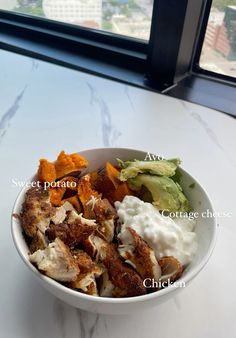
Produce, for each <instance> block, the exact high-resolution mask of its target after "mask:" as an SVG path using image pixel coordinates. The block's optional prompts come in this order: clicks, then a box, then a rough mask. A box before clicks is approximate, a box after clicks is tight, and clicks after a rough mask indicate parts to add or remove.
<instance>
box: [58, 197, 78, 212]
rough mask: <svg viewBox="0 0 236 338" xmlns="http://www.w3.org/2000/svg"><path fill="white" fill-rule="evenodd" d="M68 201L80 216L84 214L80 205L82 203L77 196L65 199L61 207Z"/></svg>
mask: <svg viewBox="0 0 236 338" xmlns="http://www.w3.org/2000/svg"><path fill="white" fill-rule="evenodd" d="M66 201H67V202H70V203H71V204H72V205H73V207H74V208H75V209H76V211H77V212H78V213H79V214H80V213H81V212H82V207H81V205H80V202H79V200H78V197H77V196H71V197H68V198H65V199H63V200H62V201H61V205H62V204H63V203H64V202H66Z"/></svg>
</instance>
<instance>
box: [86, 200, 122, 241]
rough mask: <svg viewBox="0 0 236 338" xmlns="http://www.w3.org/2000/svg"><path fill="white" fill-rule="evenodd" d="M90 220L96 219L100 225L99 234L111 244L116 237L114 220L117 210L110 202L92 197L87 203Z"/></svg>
mask: <svg viewBox="0 0 236 338" xmlns="http://www.w3.org/2000/svg"><path fill="white" fill-rule="evenodd" d="M87 206H88V207H89V216H90V218H95V219H96V221H97V224H98V227H97V230H96V231H97V234H98V236H100V237H101V238H103V239H104V240H105V241H107V242H109V243H110V242H111V241H112V239H113V237H114V229H115V225H114V220H115V218H116V217H117V214H116V210H115V209H114V208H113V207H112V205H111V204H110V202H109V201H108V200H107V199H106V198H104V199H101V198H95V197H94V196H91V198H90V200H89V201H88V202H87Z"/></svg>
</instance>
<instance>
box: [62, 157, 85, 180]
mask: <svg viewBox="0 0 236 338" xmlns="http://www.w3.org/2000/svg"><path fill="white" fill-rule="evenodd" d="M87 166H88V161H87V160H86V159H85V158H84V157H82V156H80V155H79V154H77V153H74V154H70V155H69V154H65V152H64V151H61V152H60V154H59V155H58V157H57V160H56V162H55V169H56V176H57V178H60V177H63V176H65V175H67V174H69V173H72V172H74V171H79V170H81V169H84V168H86V167H87Z"/></svg>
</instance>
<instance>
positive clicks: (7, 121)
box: [0, 85, 27, 143]
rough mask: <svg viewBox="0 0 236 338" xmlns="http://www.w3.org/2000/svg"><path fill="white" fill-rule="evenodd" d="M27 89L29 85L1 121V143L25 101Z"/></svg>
mask: <svg viewBox="0 0 236 338" xmlns="http://www.w3.org/2000/svg"><path fill="white" fill-rule="evenodd" d="M26 88H27V85H26V86H25V87H24V89H23V90H22V91H21V92H20V93H19V94H18V95H17V96H16V98H15V100H14V101H13V104H12V105H11V106H10V108H8V109H7V111H6V112H5V114H3V116H2V117H1V119H0V143H1V141H2V139H3V137H4V135H5V134H6V132H7V129H8V128H9V126H10V122H11V120H12V119H13V117H14V115H15V114H16V112H17V110H18V109H19V108H20V103H21V101H22V99H23V96H24V94H25V90H26Z"/></svg>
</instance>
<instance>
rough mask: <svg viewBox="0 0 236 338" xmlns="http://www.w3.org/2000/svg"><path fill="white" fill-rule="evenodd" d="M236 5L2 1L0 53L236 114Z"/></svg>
mask: <svg viewBox="0 0 236 338" xmlns="http://www.w3.org/2000/svg"><path fill="white" fill-rule="evenodd" d="M235 2H236V0H0V48H2V49H6V50H11V51H14V52H18V53H21V54H25V55H28V56H30V57H33V58H38V59H41V60H46V61H49V62H53V63H57V64H60V65H62V66H65V67H70V68H73V69H77V70H81V71H84V72H88V73H91V74H95V75H99V76H104V77H106V78H109V79H113V80H117V81H121V82H124V83H129V84H132V85H135V86H139V87H142V88H146V89H151V90H154V91H158V92H162V93H166V94H169V95H172V96H175V97H179V98H184V99H187V100H189V101H192V102H196V103H200V104H203V105H206V106H208V107H212V108H215V109H219V110H222V111H228V112H229V113H230V114H235V115H236V105H235V97H236V86H235V77H236V74H235V62H236V61H235V59H234V58H235V53H236V51H235V48H236V47H235V45H236V42H235V34H236V33H235V30H236V28H235V27H236V24H235V22H236V19H235V7H236V4H235ZM214 13H215V14H214ZM207 23H208V25H207ZM213 23H214V25H215V26H217V27H218V28H216V29H215V30H216V31H217V32H218V33H216V35H215V38H212V35H211V34H212V27H211V26H212V24H213ZM214 25H213V26H214ZM213 31H214V30H213ZM221 31H222V32H223V33H222V32H221ZM205 33H206V34H205ZM220 33H221V35H220ZM222 34H223V35H222ZM222 36H224V38H223V40H224V41H223V44H220V41H221V40H222ZM209 39H213V40H209ZM217 39H218V40H217ZM204 40H205V43H203V41H204ZM202 46H203V48H202ZM222 46H223V47H222ZM225 46H226V47H225ZM226 77H227V79H226ZM222 80H223V81H222ZM225 80H227V81H225ZM218 84H220V85H221V87H220V86H218ZM222 86H223V87H224V86H225V87H224V88H223V87H222ZM229 87H230V89H229ZM216 91H217V95H215V96H214V95H212V93H214V92H216ZM223 91H224V100H221V99H218V100H216V99H215V97H219V95H218V93H223ZM227 95H228V97H226V96H227Z"/></svg>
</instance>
